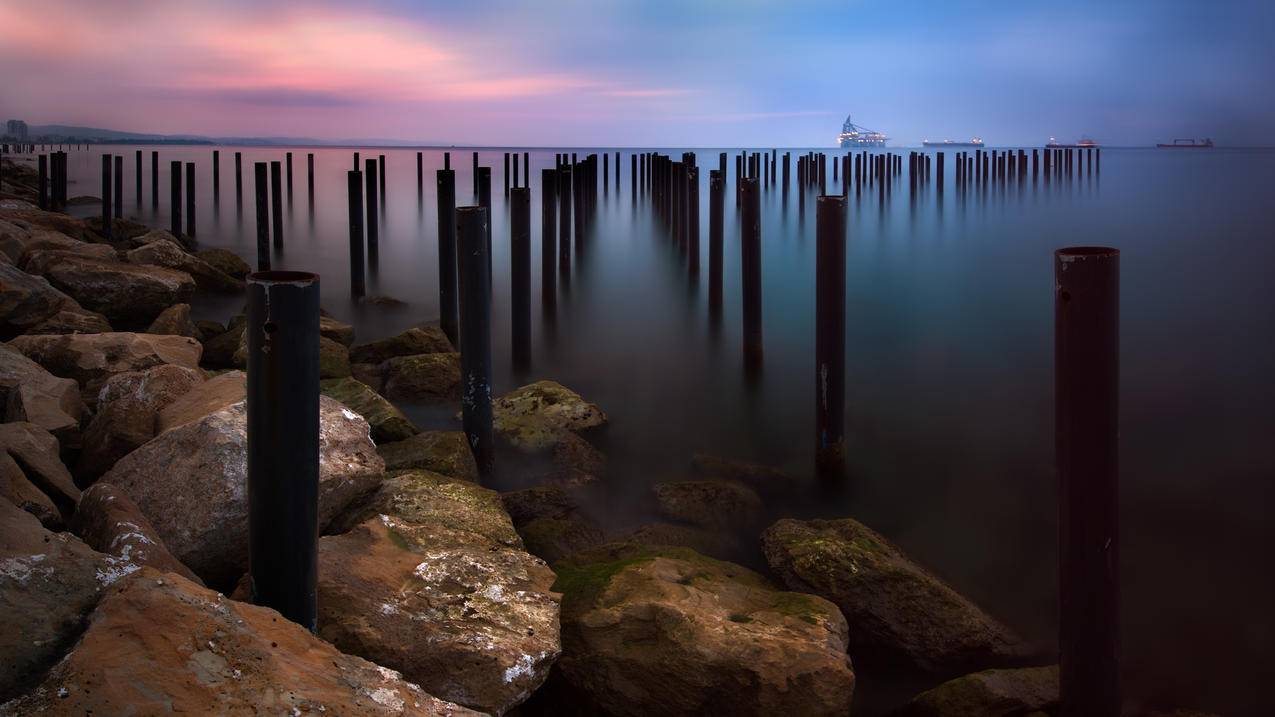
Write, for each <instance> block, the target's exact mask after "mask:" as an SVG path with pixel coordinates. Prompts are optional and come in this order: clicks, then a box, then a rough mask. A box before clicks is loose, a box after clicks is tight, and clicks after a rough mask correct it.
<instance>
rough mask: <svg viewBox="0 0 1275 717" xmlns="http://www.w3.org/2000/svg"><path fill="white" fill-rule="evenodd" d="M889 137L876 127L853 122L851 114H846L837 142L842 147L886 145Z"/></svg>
mask: <svg viewBox="0 0 1275 717" xmlns="http://www.w3.org/2000/svg"><path fill="white" fill-rule="evenodd" d="M887 139H889V138H888V137H886V136H885V135H884V134H882V133H880V132H878V131H876V130H874V129H868V128H867V127H860V126H859V125H857V124H855V123H853V122H851V121H850V115H846V121H845V123H844V124H842V125H841V134H839V135H837V144H838V145H839V146H840V147H841V148H842V149H854V148H855V147H884V146H885V141H886V140H887Z"/></svg>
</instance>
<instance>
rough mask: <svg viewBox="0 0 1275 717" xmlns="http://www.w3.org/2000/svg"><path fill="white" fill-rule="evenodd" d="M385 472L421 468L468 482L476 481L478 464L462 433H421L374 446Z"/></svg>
mask: <svg viewBox="0 0 1275 717" xmlns="http://www.w3.org/2000/svg"><path fill="white" fill-rule="evenodd" d="M376 450H377V452H378V453H380V454H381V458H383V459H385V470H387V471H399V470H413V469H423V470H428V471H433V472H435V473H441V474H443V475H445V476H451V477H453V478H460V479H463V480H467V481H474V482H477V481H478V462H477V461H476V460H474V452H473V451H471V450H470V449H469V442H468V441H466V440H465V434H464V432H462V431H422V432H421V433H418V434H417V435H415V436H411V437H410V438H406V439H404V440H401V441H396V442H394V443H383V444H380V445H378V446H377V447H376Z"/></svg>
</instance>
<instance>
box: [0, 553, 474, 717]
mask: <svg viewBox="0 0 1275 717" xmlns="http://www.w3.org/2000/svg"><path fill="white" fill-rule="evenodd" d="M37 712H38V713H40V714H48V715H54V716H62V715H65V716H68V717H69V716H70V715H76V716H77V717H78V716H80V715H87V714H93V715H158V714H168V713H171V712H179V713H183V714H192V715H254V714H261V715H284V714H288V715H294V714H309V715H318V714H330V715H341V716H342V717H347V716H348V717H387V716H389V715H394V716H396V717H409V716H411V717H420V716H430V717H477V713H474V712H471V711H469V710H466V709H464V708H462V707H459V706H457V705H454V704H451V703H448V702H443V701H441V700H438V699H436V698H434V697H432V696H430V695H428V694H426V693H425V692H423V691H422V690H421V689H420V688H419V687H417V686H416V685H413V684H411V683H409V682H406V681H405V680H403V679H402V677H401V675H399V674H398V673H396V672H394V671H393V670H387V669H385V668H383V667H379V666H377V665H374V664H372V663H370V662H367V661H366V660H362V659H360V658H357V657H351V656H349V655H343V654H341V653H340V652H337V650H336V649H335V648H333V647H332V646H331V645H328V644H327V643H325V642H323V641H322V640H320V639H318V638H316V637H314V636H313V635H311V634H310V633H309V632H307V631H306V630H305V629H304V628H302V627H301V626H299V625H296V624H295V623H292V622H289V621H287V620H285V619H283V618H282V617H280V616H279V613H277V612H275V611H274V610H271V609H269V608H264V607H256V606H254V605H248V604H245V603H240V602H234V601H232V600H228V599H226V598H224V597H222V596H221V595H219V594H217V593H215V592H213V591H211V590H206V589H204V588H201V587H199V586H197V585H195V584H194V583H192V582H190V581H188V580H185V579H183V578H181V577H179V576H177V575H174V574H171V573H160V572H158V571H156V570H153V569H151V568H145V569H143V570H141V571H140V573H139V574H137V575H136V576H134V577H133V578H131V579H129V580H125V581H121V583H120V584H119V586H118V587H117V588H116V589H113V590H111V591H108V594H107V595H106V596H105V597H104V599H103V600H102V601H101V604H100V605H99V606H98V607H97V609H96V610H95V611H94V612H93V614H92V615H91V617H90V619H89V624H88V629H87V630H86V631H85V632H84V636H83V638H82V639H81V640H80V641H79V643H78V644H76V646H75V649H74V650H72V651H71V653H70V654H69V655H68V656H67V657H66V659H64V660H62V661H60V662H59V663H58V664H57V666H56V667H55V668H54V669H53V670H52V671H51V672H50V673H49V675H48V677H47V678H45V680H44V682H43V683H42V684H40V685H39V686H38V687H36V689H35V690H34V691H32V692H31V693H30V694H28V695H26V696H25V697H22V698H21V699H20V700H17V701H16V702H13V703H10V704H8V705H5V706H4V707H3V708H0V713H2V714H6V715H9V714H12V715H26V714H33V713H37Z"/></svg>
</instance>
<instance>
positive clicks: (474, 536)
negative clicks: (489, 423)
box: [319, 471, 561, 714]
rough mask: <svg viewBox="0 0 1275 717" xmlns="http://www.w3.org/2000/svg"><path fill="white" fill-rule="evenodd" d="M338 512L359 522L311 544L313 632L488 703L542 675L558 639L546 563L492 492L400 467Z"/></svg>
mask: <svg viewBox="0 0 1275 717" xmlns="http://www.w3.org/2000/svg"><path fill="white" fill-rule="evenodd" d="M346 520H348V521H351V522H353V521H359V520H362V521H363V522H361V523H359V524H358V525H356V526H355V527H354V528H353V529H352V530H350V531H349V532H346V533H344V534H342V535H336V536H330V537H325V538H323V539H322V540H321V541H320V545H319V563H320V566H319V635H320V636H321V637H323V638H324V639H326V640H328V641H329V642H331V643H332V644H333V645H335V646H337V647H338V648H339V649H341V650H343V651H345V652H349V653H352V654H356V655H360V656H363V657H366V658H367V659H369V660H372V661H374V662H376V663H377V664H381V665H386V666H388V667H392V668H394V669H396V670H399V671H401V672H402V673H403V675H404V676H405V677H407V678H408V679H410V680H412V681H413V682H417V683H419V684H420V685H421V686H422V687H424V688H425V689H426V690H427V691H429V692H430V693H432V694H435V695H438V696H440V697H442V698H444V699H447V700H451V701H453V702H458V703H460V704H464V705H466V706H469V707H474V708H475V709H481V710H483V711H486V712H490V713H492V714H503V713H505V712H506V711H508V710H509V709H511V708H513V707H514V706H516V705H518V704H519V703H521V702H522V701H523V700H525V699H527V697H528V696H530V694H531V693H532V692H533V691H534V690H535V689H536V688H537V687H539V686H540V684H541V683H542V682H544V680H545V678H546V677H547V676H548V673H549V668H550V666H551V665H552V664H553V662H554V660H555V659H556V658H557V657H558V654H559V653H560V651H561V650H560V643H559V637H558V611H559V604H558V596H557V595H556V594H554V593H553V592H551V591H550V589H549V588H550V585H552V584H553V581H554V575H553V573H552V572H551V571H550V570H549V567H548V566H547V565H546V564H545V563H544V562H543V561H541V560H539V559H537V558H535V557H532V556H531V555H528V554H527V553H526V552H524V551H523V550H522V542H521V540H520V539H519V538H518V534H517V533H516V532H514V529H513V525H512V524H511V523H510V521H509V516H508V515H507V514H506V513H505V511H504V509H503V508H502V507H501V504H500V496H499V495H498V494H497V493H495V492H494V491H490V490H487V489H485V488H481V487H479V486H477V485H475V484H473V483H470V482H468V481H463V480H458V479H455V478H448V477H446V476H441V475H438V474H435V473H429V472H427V471H416V472H409V473H404V474H402V475H399V476H396V477H394V478H391V479H389V480H387V481H386V482H385V483H383V484H382V485H381V487H380V488H379V489H378V490H377V492H376V493H375V494H373V496H372V497H371V499H370V500H369V501H368V502H367V503H365V504H364V505H362V506H361V507H360V509H359V510H357V511H353V512H352V513H351V514H350V515H349V516H348V517H347V519H346ZM423 626H427V627H423Z"/></svg>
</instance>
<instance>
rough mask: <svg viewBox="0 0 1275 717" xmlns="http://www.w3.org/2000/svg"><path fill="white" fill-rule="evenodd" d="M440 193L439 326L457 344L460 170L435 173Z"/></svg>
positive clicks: (453, 343) (441, 170)
mask: <svg viewBox="0 0 1275 717" xmlns="http://www.w3.org/2000/svg"><path fill="white" fill-rule="evenodd" d="M435 177H436V180H435V181H436V182H437V192H436V193H437V195H438V313H439V316H438V325H439V328H441V329H442V330H443V333H444V334H447V338H448V339H449V340H450V341H451V342H452V345H453V346H456V345H457V344H456V341H457V339H458V337H459V333H460V332H459V330H458V329H457V323H458V321H459V319H458V318H457V317H458V312H459V309H458V308H457V301H458V299H457V296H456V170H454V169H440V170H437V171H436V172H435Z"/></svg>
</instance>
